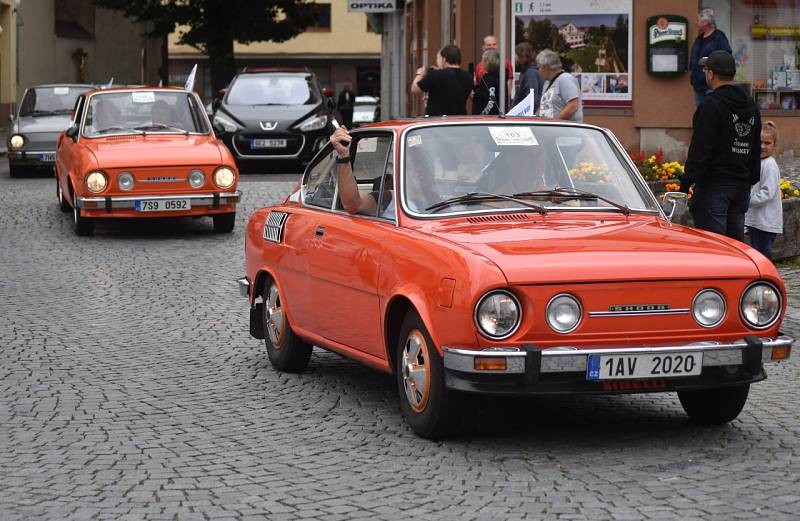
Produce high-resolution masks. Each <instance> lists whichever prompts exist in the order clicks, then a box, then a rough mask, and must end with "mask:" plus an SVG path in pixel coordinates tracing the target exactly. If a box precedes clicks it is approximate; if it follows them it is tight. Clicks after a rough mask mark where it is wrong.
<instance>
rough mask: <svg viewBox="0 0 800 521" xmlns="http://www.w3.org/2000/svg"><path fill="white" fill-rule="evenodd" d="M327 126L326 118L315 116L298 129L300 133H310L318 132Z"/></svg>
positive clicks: (324, 116)
mask: <svg viewBox="0 0 800 521" xmlns="http://www.w3.org/2000/svg"><path fill="white" fill-rule="evenodd" d="M327 124H328V116H326V115H325V114H316V115H314V116H311V117H310V118H308V119H306V120H305V121H303V122H302V123H300V125H299V128H300V130H301V131H302V132H310V131H312V130H319V129H321V128H325V125H327Z"/></svg>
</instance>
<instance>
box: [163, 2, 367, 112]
mask: <svg viewBox="0 0 800 521" xmlns="http://www.w3.org/2000/svg"><path fill="white" fill-rule="evenodd" d="M316 3H317V4H318V5H319V6H320V8H321V10H322V13H321V16H320V19H319V22H318V24H317V25H316V26H314V27H309V28H307V29H306V30H305V31H304V32H303V33H301V34H299V35H298V36H296V37H295V38H292V39H291V40H289V41H286V42H282V43H275V42H253V43H250V44H247V45H244V44H240V43H235V44H234V55H235V57H236V65H237V68H241V67H275V66H283V65H287V66H293V67H297V66H306V67H308V68H309V69H311V71H313V72H314V73H315V74H316V76H317V78H318V79H319V82H320V85H322V86H323V87H331V88H333V89H334V91H335V95H338V94H339V92H341V90H342V88H343V86H344V84H345V83H350V84H351V86H352V90H353V92H355V93H356V94H357V95H370V96H379V95H380V92H381V81H380V76H381V75H380V65H381V35H380V34H377V33H376V32H375V31H374V30H373V28H371V27H370V26H369V24H368V20H367V17H366V16H365V15H364V13H350V12H348V10H347V5H346V4H347V2H342V1H338V0H332V1H330V2H320V1H317V2H316ZM180 31H181V29H180V28H179V29H178V30H177V31H176V32H175V33H173V34H172V35H170V38H169V75H170V84H183V82H184V81H185V79H186V77H187V75H188V74H189V71H190V70H191V69H192V67H193V66H194V64H195V63H197V64H198V70H197V80H196V85H197V86H196V88H195V90H196V91H197V92H198V93H200V94H201V95H202V97H203V98H204V99H205V100H206V101H209V100H210V99H211V98H213V97H214V93H212V92H211V81H210V71H209V68H208V66H207V64H208V59H207V57H206V56H204V55H202V54H201V53H200V52H199V51H198V50H197V49H195V48H193V47H190V46H187V45H180V44H179V43H178V40H179V37H180Z"/></svg>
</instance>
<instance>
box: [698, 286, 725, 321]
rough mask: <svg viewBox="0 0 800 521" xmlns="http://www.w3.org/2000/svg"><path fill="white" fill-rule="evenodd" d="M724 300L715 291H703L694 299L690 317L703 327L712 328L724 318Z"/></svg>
mask: <svg viewBox="0 0 800 521" xmlns="http://www.w3.org/2000/svg"><path fill="white" fill-rule="evenodd" d="M725 311H727V305H726V304H725V298H724V297H723V296H722V295H721V294H720V293H719V292H718V291H716V290H713V289H704V290H703V291H701V292H700V293H698V294H697V296H696V297H694V301H693V302H692V316H694V320H695V322H697V323H698V324H700V325H701V326H703V327H714V326H716V325H718V324H719V323H720V322H722V319H723V318H725Z"/></svg>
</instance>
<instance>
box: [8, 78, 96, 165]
mask: <svg viewBox="0 0 800 521" xmlns="http://www.w3.org/2000/svg"><path fill="white" fill-rule="evenodd" d="M94 88H95V87H93V86H92V85H83V84H57V85H56V84H53V85H38V86H36V87H31V88H29V89H27V90H26V91H25V94H23V95H22V102H21V103H20V104H19V110H18V111H17V113H16V114H15V115H13V116H12V117H11V128H9V130H8V138H7V140H6V145H7V147H8V169H9V172H10V174H11V177H16V176H18V175H19V174H21V173H23V172H24V171H25V170H27V169H29V168H35V167H47V168H53V165H54V164H55V161H56V141H57V140H58V136H59V135H60V134H61V133H62V132H64V130H66V129H67V127H68V126H69V125H70V121H71V120H72V109H73V107H74V106H75V100H76V99H78V96H80V95H81V94H83V93H84V92H86V91H89V90H92V89H94Z"/></svg>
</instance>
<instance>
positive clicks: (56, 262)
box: [0, 160, 800, 521]
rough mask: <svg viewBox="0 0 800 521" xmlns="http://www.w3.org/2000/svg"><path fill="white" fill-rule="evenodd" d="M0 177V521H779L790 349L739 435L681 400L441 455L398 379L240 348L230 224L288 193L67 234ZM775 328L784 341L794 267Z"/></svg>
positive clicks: (499, 432) (490, 433) (542, 403)
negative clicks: (215, 218)
mask: <svg viewBox="0 0 800 521" xmlns="http://www.w3.org/2000/svg"><path fill="white" fill-rule="evenodd" d="M1 163H2V166H0V208H2V209H3V211H2V213H0V230H2V233H0V272H1V273H0V281H1V282H0V297H1V298H0V520H2V521H17V520H37V521H38V520H65V519H69V520H90V519H103V520H105V519H114V520H117V519H123V520H137V521H139V520H143V519H145V520H214V521H216V520H224V519H236V520H238V519H269V520H290V519H319V520H325V521H337V520H347V519H370V520H394V519H426V520H434V519H435V520H446V519H452V520H458V521H467V520H472V519H476V520H490V519H501V520H516V519H553V520H561V519H564V520H601V519H614V520H625V519H630V520H641V519H653V520H704V521H708V520H725V521H729V520H733V519H737V520H742V519H769V520H771V521H775V520H796V519H797V518H798V510H800V491H799V490H800V489H798V486H799V485H800V400H798V399H797V398H796V396H795V393H796V391H797V388H798V385H797V383H798V381H800V352H799V351H797V350H795V353H794V355H793V357H792V359H790V361H788V362H784V363H782V364H779V365H770V366H769V367H768V369H767V370H768V373H769V378H768V379H767V380H766V381H765V382H762V383H759V384H755V385H753V387H752V388H751V392H750V398H749V400H748V403H747V405H746V406H745V409H744V411H743V412H742V414H741V415H740V416H739V418H738V419H736V420H734V421H733V422H731V423H730V424H729V425H727V426H723V427H698V426H695V425H692V424H690V423H689V422H688V419H687V417H686V415H685V414H684V412H683V409H682V408H681V406H680V403H679V402H678V399H677V396H676V395H674V394H655V395H633V396H597V397H591V396H590V397H552V398H537V399H505V400H489V399H476V400H473V401H471V402H470V404H471V408H472V410H471V413H470V414H468V415H467V420H466V421H465V423H464V425H463V426H462V431H461V432H462V434H461V435H460V436H458V437H456V438H454V439H451V440H448V441H445V442H438V443H436V442H430V441H427V440H424V439H420V438H418V437H417V436H415V435H414V434H413V433H412V432H411V431H410V429H409V428H408V427H407V425H406V424H405V423H404V421H403V418H402V416H401V413H400V409H399V406H398V397H397V392H396V387H395V383H394V380H393V378H392V377H390V376H388V375H384V374H381V373H378V372H375V371H373V370H371V369H368V368H366V367H364V366H362V365H359V364H357V363H355V362H352V361H349V360H345V359H343V358H341V357H339V356H337V355H334V354H331V353H328V352H325V351H322V350H320V349H316V350H315V351H314V354H313V356H312V359H311V363H310V366H309V369H308V371H306V372H304V373H302V374H299V375H294V374H282V373H279V372H277V371H275V370H274V369H272V367H271V366H270V365H269V362H268V360H267V355H266V350H265V348H264V345H263V342H262V341H258V340H255V339H253V338H251V337H250V336H249V334H248V309H247V303H246V301H245V299H243V298H241V297H240V296H239V294H238V289H237V287H236V283H235V280H236V279H237V278H238V277H240V276H242V275H243V272H244V268H243V240H244V233H243V232H244V225H245V223H246V221H247V218H248V216H249V214H250V213H251V212H252V211H253V210H254V209H256V208H258V207H261V206H265V205H268V204H272V203H275V202H277V201H278V200H279V199H281V198H282V197H283V196H284V195H285V194H286V193H288V191H289V190H290V188H291V187H292V186H293V184H294V182H295V180H296V176H289V175H286V176H272V177H270V176H264V175H253V176H249V177H245V179H244V180H243V182H242V183H241V184H240V189H241V190H242V191H243V192H244V198H243V199H244V200H243V203H242V204H241V205H240V208H239V214H238V221H237V224H236V229H235V230H234V233H233V234H229V235H218V234H214V233H213V230H212V225H211V220H210V219H198V220H192V219H177V220H154V221H147V222H142V221H124V222H115V223H112V224H99V225H98V227H97V231H96V234H95V235H94V236H92V237H88V238H86V237H83V238H82V237H76V236H75V235H74V233H73V230H72V221H71V216H70V215H68V214H62V213H60V212H59V209H58V206H57V203H56V195H55V182H54V181H53V179H52V178H51V177H46V176H38V177H29V178H22V179H11V178H10V177H9V175H8V170H7V166H6V162H5V160H3V161H2V162H1ZM781 271H782V274H783V276H784V279H785V281H786V282H787V284H788V285H789V288H790V306H792V307H791V308H790V310H789V313H788V315H787V319H786V321H785V322H784V328H783V329H784V332H786V333H787V334H790V335H792V336H794V337H798V336H800V310H799V309H798V306H799V305H800V304H799V303H800V300H799V299H800V267H785V268H782V269H781Z"/></svg>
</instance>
